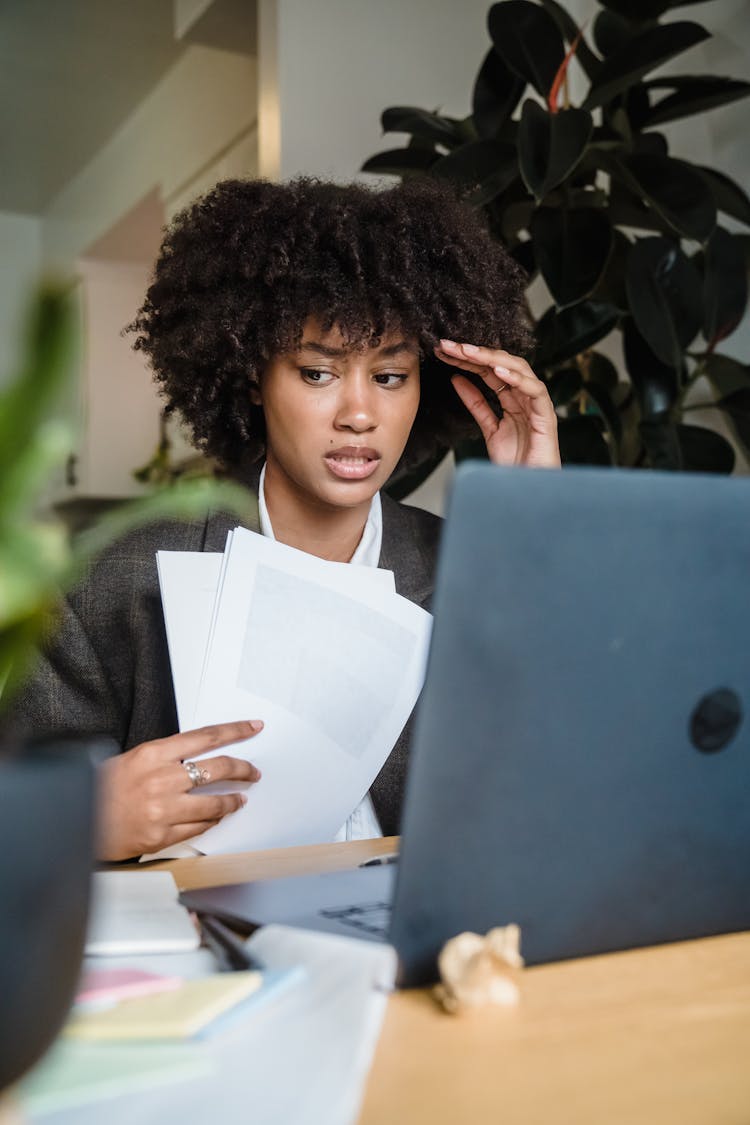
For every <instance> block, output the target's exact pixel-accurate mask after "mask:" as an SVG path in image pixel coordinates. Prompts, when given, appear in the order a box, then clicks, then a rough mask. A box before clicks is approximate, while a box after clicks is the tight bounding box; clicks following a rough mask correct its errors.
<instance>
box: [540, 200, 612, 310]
mask: <svg viewBox="0 0 750 1125" xmlns="http://www.w3.org/2000/svg"><path fill="white" fill-rule="evenodd" d="M530 233H531V239H532V241H533V243H534V257H535V258H536V262H537V265H538V266H539V269H540V270H541V272H542V276H543V277H544V280H545V281H546V282H547V286H548V287H549V291H550V293H551V294H552V296H553V297H554V299H555V303H556V304H557V306H558V307H559V308H565V307H566V306H567V305H574V304H576V303H577V302H578V301H581V300H582V299H583V298H584V297H587V296H588V295H589V293H591V291H592V290H593V289H594V288H595V286H596V284H597V282H598V281H599V279H600V278H601V276H602V274H603V272H604V267H605V266H606V264H607V259H608V258H609V253H610V250H611V248H612V227H611V226H610V224H609V219H608V218H607V215H606V212H604V211H601V210H597V209H595V208H593V207H576V208H570V209H567V208H564V207H541V208H540V209H539V210H538V211H537V212H536V214H535V215H534V217H533V218H532V220H531V232H530Z"/></svg>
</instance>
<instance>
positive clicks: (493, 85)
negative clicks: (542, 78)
mask: <svg viewBox="0 0 750 1125" xmlns="http://www.w3.org/2000/svg"><path fill="white" fill-rule="evenodd" d="M525 87H526V82H525V81H524V79H523V78H519V76H518V75H517V74H515V73H514V71H512V70H511V69H510V67H509V66H508V65H507V64H506V63H505V62H503V60H502V59H501V58H500V56H499V55H498V53H497V51H495V50H494V49H493V50H490V51H488V52H487V55H486V57H485V60H484V62H483V63H482V66H481V68H480V70H479V74H478V75H477V80H476V82H475V83H474V93H473V95H472V113H473V115H474V124H475V125H476V129H477V132H478V133H479V135H480V137H488V138H495V137H497V135H498V133H499V132H500V129H502V127H503V125H504V124H505V122H506V121H507V120H508V118H509V117H510V115H511V114H512V112H513V110H514V109H515V108H516V106H517V105H518V102H519V100H520V97H521V94H522V93H523V91H524V89H525Z"/></svg>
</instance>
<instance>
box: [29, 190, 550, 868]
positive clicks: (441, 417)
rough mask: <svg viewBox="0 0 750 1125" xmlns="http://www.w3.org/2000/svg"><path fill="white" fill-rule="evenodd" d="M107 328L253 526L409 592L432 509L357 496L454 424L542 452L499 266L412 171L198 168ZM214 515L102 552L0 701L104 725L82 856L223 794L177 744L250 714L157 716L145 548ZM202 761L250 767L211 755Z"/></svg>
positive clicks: (250, 771) (391, 777)
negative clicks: (124, 341) (206, 182)
mask: <svg viewBox="0 0 750 1125" xmlns="http://www.w3.org/2000/svg"><path fill="white" fill-rule="evenodd" d="M131 328H133V329H134V331H135V332H136V333H137V338H136V344H135V346H136V347H137V348H139V349H141V350H143V351H144V352H145V353H146V354H147V356H148V357H149V360H150V362H151V365H152V367H153V370H154V373H155V376H156V379H157V380H158V381H159V383H160V384H161V388H162V391H163V394H164V396H165V398H166V401H167V404H168V406H169V407H170V409H176V410H178V411H179V412H180V413H181V415H182V416H183V418H184V419H185V420H186V422H187V423H188V425H190V426H191V428H192V430H193V434H194V437H195V440H196V443H197V444H198V445H199V446H200V447H201V448H202V449H203V450H204V451H205V452H206V453H208V454H209V455H211V456H212V457H213V458H215V459H216V460H217V461H218V462H219V463H220V464H221V465H222V466H223V468H224V469H225V470H226V471H227V472H228V473H229V474H231V475H233V476H235V477H238V478H239V479H242V480H244V481H245V482H247V483H249V484H250V485H251V486H253V487H255V488H256V489H257V490H258V497H259V511H260V518H259V525H258V527H257V528H256V530H260V531H262V532H263V533H264V534H266V535H273V536H274V537H275V538H277V539H278V540H280V541H281V542H283V543H286V544H289V545H290V546H293V547H296V548H299V549H301V550H304V551H308V552H310V553H312V554H314V555H317V556H319V557H321V558H325V559H333V560H338V561H344V562H351V563H353V564H355V565H357V564H363V565H382V566H384V567H387V568H388V569H392V570H393V571H394V575H395V578H396V586H397V589H398V590H399V592H400V593H402V594H404V595H405V596H407V597H410V598H411V599H412V600H413V601H416V602H418V603H419V604H422V605H426V604H428V602H429V597H430V594H431V592H432V571H433V566H434V560H435V551H436V543H437V536H438V531H439V521H438V520H437V519H436V518H435V517H434V516H431V515H429V514H427V513H425V512H420V511H419V510H417V509H414V508H407V507H405V506H402V505H398V504H396V503H394V502H393V501H392V500H390V499H389V498H388V497H387V496H385V495H383V496H382V497H381V495H380V489H381V488H382V487H383V486H384V485H385V484H386V482H387V481H388V479H389V477H390V476H391V475H392V473H393V472H394V470H395V469H396V468H397V466H401V467H402V468H403V467H404V466H408V465H409V463H411V462H414V461H418V460H419V459H420V458H421V456H423V455H424V454H425V452H426V451H427V450H434V448H435V447H436V446H440V445H443V446H445V447H446V448H447V447H448V446H449V445H450V444H451V443H452V441H453V440H455V438H456V437H458V436H459V435H461V434H462V433H468V432H469V431H470V430H472V429H475V427H476V426H478V427H479V429H480V430H481V432H482V435H483V437H484V439H485V441H486V443H487V450H488V453H489V456H490V458H491V459H492V460H493V461H496V462H497V463H498V464H506V465H509V464H516V465H520V464H523V465H530V466H541V467H555V466H559V464H560V459H559V452H558V445H557V436H556V418H555V412H554V409H553V407H552V403H551V401H550V399H549V395H548V394H547V391H546V388H545V386H544V384H543V383H541V382H540V380H539V379H537V377H536V376H535V375H534V373H533V371H532V370H531V368H530V367H529V365H528V363H527V362H526V361H525V360H524V359H523V358H520V356H519V354H517V353H522V352H524V351H527V350H528V348H529V345H530V335H529V331H528V323H527V317H526V312H525V305H524V299H523V278H522V276H521V273H520V271H519V269H518V267H517V266H516V265H515V263H514V262H513V261H512V259H511V258H510V257H509V256H508V255H507V254H506V253H505V252H504V251H503V249H502V248H501V247H500V246H499V245H497V244H496V243H494V242H493V241H492V240H491V239H490V237H489V235H488V234H487V232H486V230H485V229H484V227H483V225H482V223H481V221H480V219H479V218H478V217H477V215H476V214H475V213H474V212H472V211H470V210H469V209H468V208H466V207H465V206H463V205H462V204H461V203H459V202H458V201H456V199H455V197H454V196H453V195H452V193H451V192H450V191H448V190H447V189H444V188H441V187H439V186H438V185H435V184H431V183H421V184H418V183H411V184H403V185H400V186H398V187H395V188H392V189H390V190H388V191H381V192H378V191H372V190H369V189H366V188H363V187H360V186H354V185H350V186H345V187H339V186H336V185H333V184H326V183H319V182H316V181H311V180H305V179H300V180H297V181H294V182H292V183H289V184H285V185H281V184H270V183H263V182H252V181H248V182H242V181H227V182H226V183H222V184H219V185H218V186H217V187H216V188H215V189H214V190H213V191H212V192H210V193H209V194H208V195H207V196H206V197H205V198H203V199H201V200H199V201H198V202H197V203H195V204H193V205H192V206H190V207H189V208H187V210H186V211H184V212H183V213H182V214H181V215H179V216H178V217H177V219H176V220H175V221H174V223H173V224H172V227H171V228H170V229H169V230H168V232H167V235H166V237H165V240H164V243H163V245H162V249H161V253H160V256H159V258H158V260H157V263H156V269H155V275H154V279H153V283H152V285H151V287H150V289H149V291H148V295H147V297H146V301H145V303H144V305H143V308H142V309H141V310H140V313H139V315H138V317H137V319H136V320H135V322H134V324H133V325H132V326H131ZM456 369H459V370H460V371H461V372H464V373H465V374H458V373H457V370H456ZM467 374H468V375H471V376H473V381H472V380H470V379H469V378H467ZM480 386H481V387H484V388H486V391H485V393H483V391H482V390H480ZM492 400H494V406H493V405H491V401H492ZM497 407H500V408H501V409H499V410H498V409H497ZM472 419H473V421H472ZM467 423H468V426H467ZM231 523H232V521H231V519H228V518H226V517H222V516H215V515H214V516H211V517H209V518H208V519H207V520H205V521H202V522H201V523H200V524H192V525H187V526H186V525H171V524H170V525H161V526H157V527H155V528H150V529H146V530H144V531H141V532H138V533H136V534H134V535H132V536H130V537H128V538H127V539H126V540H124V541H123V542H122V543H120V544H118V545H116V546H115V547H114V548H112V549H111V550H110V551H109V552H107V553H106V554H105V556H104V557H103V558H102V559H101V560H100V561H99V562H98V563H97V565H96V566H95V567H94V568H93V570H92V572H91V574H90V575H89V577H88V579H87V581H86V582H85V583H84V584H83V585H82V587H81V588H79V590H77V591H76V592H75V593H74V594H73V595H72V597H71V598H70V599H68V603H67V606H66V608H65V612H64V617H63V623H62V627H61V629H60V631H59V632H58V633H57V634H56V637H55V640H54V642H53V644H52V645H51V646H50V648H49V650H48V652H47V653H46V655H45V659H44V662H43V664H42V665H41V667H40V670H39V673H38V675H37V677H36V680H35V681H34V682H33V683H32V684H31V685H29V686H28V688H27V690H26V691H25V693H24V695H23V697H22V698H21V699H20V701H19V703H18V705H17V707H16V715H15V725H16V729H17V730H18V729H19V728H20V729H21V730H22V731H25V732H29V731H33V732H34V733H47V732H51V731H54V732H61V731H70V730H75V731H76V732H87V733H107V734H110V735H112V736H113V737H114V738H115V739H116V740H117V743H118V745H119V746H120V747H121V748H122V752H121V753H119V754H117V755H116V756H114V757H113V758H111V759H109V760H108V761H107V762H106V763H104V765H103V766H102V790H101V792H102V799H101V817H100V819H101V842H100V856H101V858H102V859H108V860H115V859H124V858H128V857H131V856H133V855H138V854H140V853H142V852H149V851H155V850H157V849H160V848H163V847H165V846H168V845H172V844H175V843H177V842H179V841H181V840H185V839H188V838H189V837H192V836H195V835H197V834H199V833H200V832H202V831H205V830H206V829H207V828H209V827H210V826H212V825H213V824H215V823H217V822H218V821H219V820H220V819H221V817H223V816H225V815H227V814H229V813H231V812H233V811H235V810H236V809H237V808H239V807H240V805H241V803H243V802H244V800H245V798H244V797H243V796H242V795H240V794H229V795H225V796H215V795H211V796H207V795H201V794H195V793H192V794H191V793H190V790H191V788H192V787H193V786H194V785H195V784H200V782H201V780H202V775H201V771H200V769H199V768H196V766H195V765H194V763H193V761H192V759H193V758H194V757H195V756H198V755H200V754H202V753H204V752H205V751H207V750H209V749H215V748H216V747H220V746H225V745H230V744H231V743H234V742H238V741H241V740H244V739H247V738H252V737H253V736H254V735H255V734H257V732H258V731H259V730H260V729H262V722H261V721H260V719H258V718H257V717H254V718H253V720H248V721H247V722H245V723H225V724H222V725H219V726H216V727H211V728H205V729H202V730H198V731H191V732H186V733H181V734H175V733H174V732H175V730H176V726H177V724H176V719H175V712H174V703H173V699H172V692H171V683H170V677H169V664H168V658H167V652H166V645H165V639H164V628H163V622H162V615H161V608H160V604H159V594H158V583H157V577H156V567H155V562H154V552H155V551H156V550H158V549H171V550H222V549H223V546H224V538H225V535H226V531H227V529H228V527H229V526H231ZM407 749H408V729H407V731H406V732H405V733H404V735H402V737H401V739H400V740H399V743H398V744H397V746H396V747H395V748H394V751H393V753H392V754H391V755H390V757H389V759H388V761H387V762H386V764H385V766H384V767H383V770H382V771H381V774H380V775H379V777H378V778H377V780H376V782H375V783H374V785H373V787H372V790H371V794H370V797H371V799H370V797H368V798H366V799H365V801H364V802H363V803H362V805H360V806H359V807H358V809H356V810H353V812H352V816H351V817H350V818H349V821H348V822H347V825H346V826H345V827H344V829H342V834H346V835H348V836H349V837H352V836H357V835H359V836H363V835H374V834H377V833H378V832H380V831H384V832H386V833H388V834H390V833H392V832H396V831H397V830H398V816H399V810H400V803H401V796H402V792H403V782H404V776H405V771H406V761H407ZM210 777H211V780H212V781H218V780H226V781H229V782H232V781H243V782H247V781H250V782H257V781H259V780H260V775H259V773H258V771H257V770H256V769H255V767H253V766H252V765H250V764H249V763H247V762H245V761H243V760H241V759H238V758H234V757H232V756H230V755H225V756H220V757H216V758H213V759H211V762H210Z"/></svg>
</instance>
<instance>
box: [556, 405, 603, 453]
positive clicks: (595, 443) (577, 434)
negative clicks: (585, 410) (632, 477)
mask: <svg viewBox="0 0 750 1125" xmlns="http://www.w3.org/2000/svg"><path fill="white" fill-rule="evenodd" d="M557 437H558V441H559V443H560V456H561V459H562V463H563V465H611V464H612V455H611V453H610V450H609V446H608V445H607V443H606V441H605V440H604V435H603V434H602V424H601V421H600V419H599V418H598V417H597V416H596V415H594V414H574V415H573V416H572V417H570V418H560V419H559V421H558V423H557Z"/></svg>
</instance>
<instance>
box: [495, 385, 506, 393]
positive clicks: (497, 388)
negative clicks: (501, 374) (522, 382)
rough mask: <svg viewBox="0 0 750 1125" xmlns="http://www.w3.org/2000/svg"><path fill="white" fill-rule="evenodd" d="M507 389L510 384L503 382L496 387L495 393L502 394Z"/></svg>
mask: <svg viewBox="0 0 750 1125" xmlns="http://www.w3.org/2000/svg"><path fill="white" fill-rule="evenodd" d="M507 389H508V384H507V383H501V384H500V386H499V387H495V394H496V395H499V394H502V393H503V391H507Z"/></svg>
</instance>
